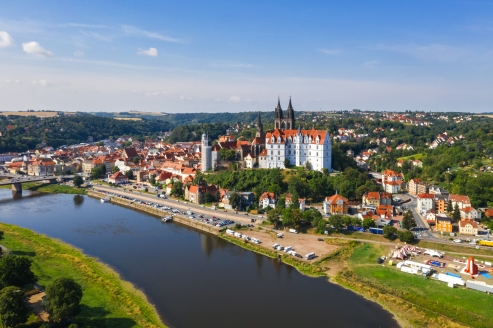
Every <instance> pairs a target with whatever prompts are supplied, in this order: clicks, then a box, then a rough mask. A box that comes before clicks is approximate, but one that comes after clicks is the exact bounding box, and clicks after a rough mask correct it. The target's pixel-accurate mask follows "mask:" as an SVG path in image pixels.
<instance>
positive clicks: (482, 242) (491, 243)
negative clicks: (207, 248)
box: [478, 240, 493, 246]
mask: <svg viewBox="0 0 493 328" xmlns="http://www.w3.org/2000/svg"><path fill="white" fill-rule="evenodd" d="M478 244H479V245H482V246H493V241H491V240H480V241H479V242H478Z"/></svg>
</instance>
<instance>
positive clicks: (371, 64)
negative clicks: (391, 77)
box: [361, 60, 378, 68]
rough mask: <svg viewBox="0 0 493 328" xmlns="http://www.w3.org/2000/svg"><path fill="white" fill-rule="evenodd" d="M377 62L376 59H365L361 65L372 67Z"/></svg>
mask: <svg viewBox="0 0 493 328" xmlns="http://www.w3.org/2000/svg"><path fill="white" fill-rule="evenodd" d="M377 63H378V61H377V60H370V61H367V62H366V63H364V64H363V65H361V66H363V67H365V68H373V67H375V65H376V64H377Z"/></svg>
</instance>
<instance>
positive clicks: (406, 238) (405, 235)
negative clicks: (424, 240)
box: [397, 230, 414, 243]
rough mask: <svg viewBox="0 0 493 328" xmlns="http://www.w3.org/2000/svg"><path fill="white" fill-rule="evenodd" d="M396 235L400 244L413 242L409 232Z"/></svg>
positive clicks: (400, 232)
mask: <svg viewBox="0 0 493 328" xmlns="http://www.w3.org/2000/svg"><path fill="white" fill-rule="evenodd" d="M397 235H398V236H399V239H400V241H402V242H405V243H411V242H413V241H414V234H413V233H412V232H411V231H409V230H405V231H398V232H397Z"/></svg>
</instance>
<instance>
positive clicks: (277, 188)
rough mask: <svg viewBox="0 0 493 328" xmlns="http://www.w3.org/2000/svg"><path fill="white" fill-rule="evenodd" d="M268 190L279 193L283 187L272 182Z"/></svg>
mask: <svg viewBox="0 0 493 328" xmlns="http://www.w3.org/2000/svg"><path fill="white" fill-rule="evenodd" d="M267 191H268V192H272V193H274V194H276V195H279V194H280V193H281V187H280V186H279V185H277V184H271V185H270V186H269V188H268V189H267Z"/></svg>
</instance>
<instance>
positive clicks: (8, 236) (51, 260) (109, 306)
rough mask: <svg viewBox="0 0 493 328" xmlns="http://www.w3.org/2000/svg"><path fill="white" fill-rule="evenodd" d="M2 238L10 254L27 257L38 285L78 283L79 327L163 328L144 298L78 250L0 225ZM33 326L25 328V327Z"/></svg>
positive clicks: (107, 269)
mask: <svg viewBox="0 0 493 328" xmlns="http://www.w3.org/2000/svg"><path fill="white" fill-rule="evenodd" d="M0 230H2V231H3V232H4V233H5V235H4V237H5V239H4V240H3V241H2V244H3V245H4V246H6V247H7V248H8V249H10V250H11V251H12V253H13V254H16V255H23V256H27V257H29V258H30V259H31V260H32V261H33V264H32V270H33V272H34V274H35V275H36V277H37V279H38V283H39V284H40V285H41V286H47V285H49V284H50V283H51V282H52V281H53V280H54V279H57V278H60V277H68V278H72V279H74V280H75V281H77V282H78V283H79V284H81V286H82V289H83V294H84V296H83V298H82V302H81V307H82V312H81V313H80V314H79V315H78V316H77V317H76V322H77V323H78V324H79V326H80V327H114V328H132V327H164V325H163V324H162V323H161V321H160V319H159V316H158V314H157V312H156V310H155V309H154V307H153V306H152V305H151V304H150V303H149V302H148V301H147V299H146V297H145V295H144V294H143V293H142V292H140V291H138V290H136V289H135V288H134V287H133V286H132V285H131V284H130V283H128V282H125V281H123V280H121V279H120V277H119V275H118V274H117V273H116V272H114V271H113V270H112V269H110V268H109V267H107V266H105V265H104V264H102V263H100V262H98V261H97V260H96V259H94V258H90V257H88V256H85V255H84V254H83V253H82V252H81V251H80V250H78V249H76V248H74V247H72V246H70V245H67V244H65V243H63V242H61V241H59V240H55V239H52V238H49V237H46V236H44V235H40V234H37V233H35V232H33V231H31V230H29V229H24V228H20V227H16V226H13V225H8V224H1V223H0ZM31 326H32V327H37V324H36V325H34V324H33V325H25V327H31Z"/></svg>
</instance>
